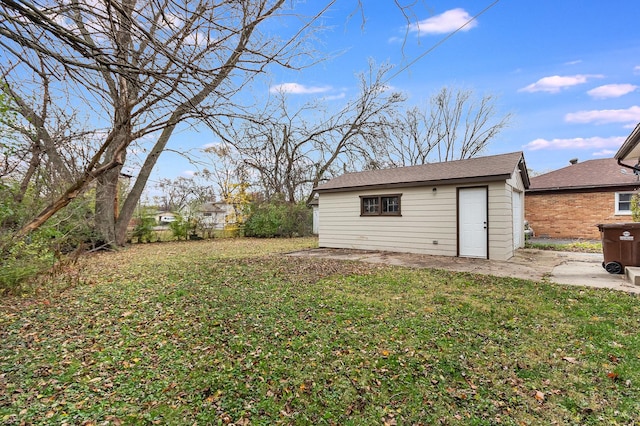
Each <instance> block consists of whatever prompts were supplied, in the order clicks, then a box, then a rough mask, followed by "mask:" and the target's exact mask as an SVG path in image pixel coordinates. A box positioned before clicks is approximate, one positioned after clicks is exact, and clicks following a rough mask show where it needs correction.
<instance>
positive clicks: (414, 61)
mask: <svg viewBox="0 0 640 426" xmlns="http://www.w3.org/2000/svg"><path fill="white" fill-rule="evenodd" d="M499 1H500V0H495V1H494V2H493V3H491V4H490V5H489V6H487V7H485V8H484V9H482V10H481V11H480V12H478V13H477V14H475V15H474V16H473V17H472V18H471V19H469V20H468V21H467V22H465V23H464V24H462V25H460V27H458V28H457V29H456V30H455V31H452V32H450V33H449V34H447V36H446V37H444V38H442V39H440V41H438V42H437V43H436V44H434V45H433V46H431V47H430V48H429V49H428V50H427V51H425V52H424V53H422V54H421V55H420V56H418V57H417V58H415V59H414V60H413V61H411V62H409V63H408V64H407V65H405V66H404V67H402V68H400V69H399V70H398V71H396V72H395V73H394V74H392V75H391V76H390V77H389V78H388V79H387V80H385V82H384V83H385V84H386V83H388V82H389V81H391V80H392V79H394V78H395V77H397V76H398V75H399V74H401V73H402V72H404V71H406V70H407V69H408V68H409V67H411V66H413V65H414V64H415V63H416V62H418V61H419V60H420V59H422V58H424V57H425V56H427V55H428V54H429V53H431V52H433V51H434V50H436V48H438V47H440V45H442V44H444V42H445V41H447V40H449V39H450V38H451V37H453V36H454V35H456V34H457V33H459V32H460V31H462V29H464V28H465V27H466V26H467V25H469V24H470V23H472V22H473V21H475V20H476V19H478V18H479V17H480V16H481V15H482V14H484V13H485V12H486V11H488V10H489V9H491V8H492V7H493V6H495V5H496V4H498V2H499Z"/></svg>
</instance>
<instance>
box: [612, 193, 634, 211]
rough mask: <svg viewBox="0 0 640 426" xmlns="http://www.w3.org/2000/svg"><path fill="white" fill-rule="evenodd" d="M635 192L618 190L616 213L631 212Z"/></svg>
mask: <svg viewBox="0 0 640 426" xmlns="http://www.w3.org/2000/svg"><path fill="white" fill-rule="evenodd" d="M633 194H634V193H633V192H616V214H631V197H632V196H633Z"/></svg>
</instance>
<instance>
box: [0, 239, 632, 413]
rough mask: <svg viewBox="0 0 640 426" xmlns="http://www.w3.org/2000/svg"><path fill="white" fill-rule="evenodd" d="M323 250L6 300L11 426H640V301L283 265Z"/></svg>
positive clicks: (449, 277) (163, 258) (230, 250)
mask: <svg viewBox="0 0 640 426" xmlns="http://www.w3.org/2000/svg"><path fill="white" fill-rule="evenodd" d="M315 244H316V241H315V240H313V239H291V240H251V239H237V240H213V241H198V242H182V243H166V244H146V245H145V244H141V245H135V246H132V247H130V248H129V249H127V250H123V251H121V252H118V253H104V254H98V255H95V256H93V257H91V258H90V259H87V260H86V261H84V262H83V263H82V264H81V265H78V268H79V275H77V276H74V275H73V274H72V271H67V274H70V278H69V280H70V283H76V284H75V285H73V286H71V287H69V288H67V289H66V290H64V291H62V292H61V293H57V294H55V293H50V294H41V295H39V296H37V297H34V298H5V299H0V421H1V422H3V423H4V424H56V425H58V424H65V423H66V424H69V425H77V424H111V425H118V424H180V425H181V424H188V425H192V424H199V425H209V424H232V423H233V424H237V425H248V424H251V425H259V424H301V425H306V424H336V425H344V424H347V425H350V424H352V425H372V424H386V425H394V424H398V425H406V424H424V425H431V424H446V425H454V424H460V425H494V424H504V425H528V424H545V425H546V424H560V425H565V424H575V425H578V424H580V425H596V424H597V425H601V424H618V425H623V424H625V425H630V424H637V423H634V422H637V421H638V420H639V419H640V414H639V413H640V334H639V333H638V330H639V326H640V322H639V321H640V299H638V298H637V297H633V296H630V295H627V294H624V293H619V292H612V291H606V290H594V289H586V288H577V287H563V286H557V285H549V284H544V283H535V282H530V281H522V280H517V279H508V278H495V277H489V276H479V275H473V274H460V273H450V272H445V271H438V270H415V269H407V268H400V267H385V266H372V265H365V264H360V263H355V262H341V261H335V260H322V259H302V258H288V257H284V256H282V255H281V254H279V253H282V252H286V251H291V250H295V249H299V248H303V247H312V246H314V245H315ZM64 277H65V276H64V275H60V276H57V277H56V285H57V286H61V287H64V285H63V284H64V280H65V278H64Z"/></svg>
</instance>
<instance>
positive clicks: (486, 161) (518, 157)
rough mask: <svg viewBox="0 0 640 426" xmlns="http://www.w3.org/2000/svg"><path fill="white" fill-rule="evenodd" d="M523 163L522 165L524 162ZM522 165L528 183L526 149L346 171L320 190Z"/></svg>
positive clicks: (436, 179)
mask: <svg viewBox="0 0 640 426" xmlns="http://www.w3.org/2000/svg"><path fill="white" fill-rule="evenodd" d="M521 163H522V165H520V164H521ZM518 166H520V167H519V169H520V173H521V175H522V177H523V181H524V183H525V187H528V186H529V178H528V175H527V170H526V165H525V164H524V156H523V154H522V152H512V153H509V154H500V155H491V156H487V157H477V158H470V159H467V160H456V161H448V162H443V163H430V164H424V165H420V166H409V167H397V168H392V169H382V170H369V171H364V172H357V173H346V174H344V175H342V176H338V177H336V178H334V179H331V180H330V181H328V182H326V183H323V184H321V185H318V187H316V188H315V190H316V191H350V190H357V189H370V188H375V187H379V186H390V185H392V186H403V185H406V186H413V185H430V184H444V183H454V182H464V181H470V182H472V181H480V180H484V181H493V180H500V179H507V178H509V177H510V176H511V174H512V173H513V172H514V171H515V170H516V168H518Z"/></svg>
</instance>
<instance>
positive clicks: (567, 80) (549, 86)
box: [518, 74, 603, 93]
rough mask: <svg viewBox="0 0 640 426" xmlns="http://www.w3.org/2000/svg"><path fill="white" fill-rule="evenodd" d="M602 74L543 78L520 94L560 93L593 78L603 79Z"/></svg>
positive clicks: (523, 89) (524, 88) (521, 90)
mask: <svg viewBox="0 0 640 426" xmlns="http://www.w3.org/2000/svg"><path fill="white" fill-rule="evenodd" d="M602 77H603V76H602V75H600V74H577V75H565V76H560V75H552V76H549V77H542V78H541V79H540V80H538V81H536V82H535V83H532V84H530V85H528V86H527V87H523V88H522V89H520V90H518V92H531V93H533V92H548V93H558V92H559V91H560V90H562V89H566V88H567V87H571V86H576V85H578V84H584V83H586V82H587V81H588V80H589V79H592V78H602Z"/></svg>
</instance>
